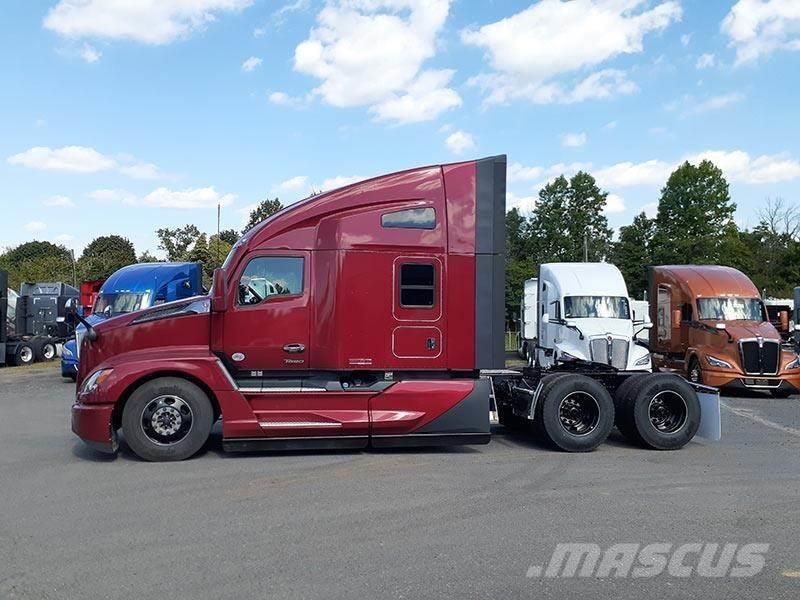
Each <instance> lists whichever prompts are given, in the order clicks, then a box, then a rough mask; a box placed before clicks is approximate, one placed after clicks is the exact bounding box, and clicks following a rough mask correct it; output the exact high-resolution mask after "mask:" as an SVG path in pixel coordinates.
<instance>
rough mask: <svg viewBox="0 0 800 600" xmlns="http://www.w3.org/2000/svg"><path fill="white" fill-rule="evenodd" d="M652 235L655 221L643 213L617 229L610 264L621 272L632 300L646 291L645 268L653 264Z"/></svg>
mask: <svg viewBox="0 0 800 600" xmlns="http://www.w3.org/2000/svg"><path fill="white" fill-rule="evenodd" d="M654 233H655V221H654V220H653V219H648V218H647V215H646V214H644V213H640V214H638V215H636V216H635V217H634V218H633V222H632V223H631V224H630V225H625V226H623V227H620V228H619V238H618V240H617V241H616V243H614V250H613V252H612V262H613V263H614V264H615V265H616V266H617V267H618V268H619V270H620V271H621V272H622V276H623V277H624V278H625V282H626V283H627V284H628V293H629V294H630V295H631V297H632V298H642V295H643V293H644V291H645V290H646V289H647V273H646V271H645V267H646V266H647V265H652V264H653V235H654Z"/></svg>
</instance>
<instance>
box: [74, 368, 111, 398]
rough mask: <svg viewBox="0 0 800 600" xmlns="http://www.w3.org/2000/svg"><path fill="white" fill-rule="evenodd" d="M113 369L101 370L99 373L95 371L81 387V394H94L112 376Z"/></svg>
mask: <svg viewBox="0 0 800 600" xmlns="http://www.w3.org/2000/svg"><path fill="white" fill-rule="evenodd" d="M112 371H113V369H100V370H99V371H95V372H94V373H92V374H91V375H89V377H87V378H86V381H84V382H83V385H82V386H81V394H88V393H89V392H93V391H94V390H96V389H97V387H98V386H99V385H100V384H102V383H103V382H104V381H105V380H106V379H108V376H109V375H111V372H112Z"/></svg>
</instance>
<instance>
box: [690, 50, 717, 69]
mask: <svg viewBox="0 0 800 600" xmlns="http://www.w3.org/2000/svg"><path fill="white" fill-rule="evenodd" d="M715 64H717V59H716V57H715V56H714V55H713V54H709V53H705V54H701V55H700V56H699V57H698V58H697V62H696V63H695V64H694V66H695V68H697V69H710V68H711V67H713V66H714V65H715Z"/></svg>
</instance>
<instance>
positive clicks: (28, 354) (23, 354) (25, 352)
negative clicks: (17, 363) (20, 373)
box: [19, 346, 33, 363]
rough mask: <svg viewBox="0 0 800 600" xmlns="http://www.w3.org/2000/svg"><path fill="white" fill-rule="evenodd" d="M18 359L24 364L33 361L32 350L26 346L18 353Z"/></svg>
mask: <svg viewBox="0 0 800 600" xmlns="http://www.w3.org/2000/svg"><path fill="white" fill-rule="evenodd" d="M19 359H20V360H21V361H22V362H24V363H29V362H31V361H32V360H33V350H32V349H31V348H29V347H28V346H25V347H24V348H22V350H20V351H19Z"/></svg>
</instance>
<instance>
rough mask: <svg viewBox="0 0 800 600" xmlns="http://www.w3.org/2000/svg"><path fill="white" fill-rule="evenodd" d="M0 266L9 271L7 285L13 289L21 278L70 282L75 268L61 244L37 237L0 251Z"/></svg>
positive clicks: (20, 281) (22, 279) (16, 288)
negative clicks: (44, 240)
mask: <svg viewBox="0 0 800 600" xmlns="http://www.w3.org/2000/svg"><path fill="white" fill-rule="evenodd" d="M0 269H3V270H5V271H8V281H9V283H8V284H9V287H11V288H12V289H15V290H19V286H20V284H21V283H22V282H24V281H29V282H37V281H64V282H67V283H73V273H74V272H75V270H74V265H73V260H72V253H71V252H70V251H69V250H67V249H66V248H65V247H64V246H61V245H56V244H52V243H50V242H40V241H36V240H35V241H32V242H27V243H25V244H20V245H19V246H16V247H14V248H9V249H8V250H7V251H6V252H4V253H3V254H0ZM74 283H77V281H75V282H74Z"/></svg>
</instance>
